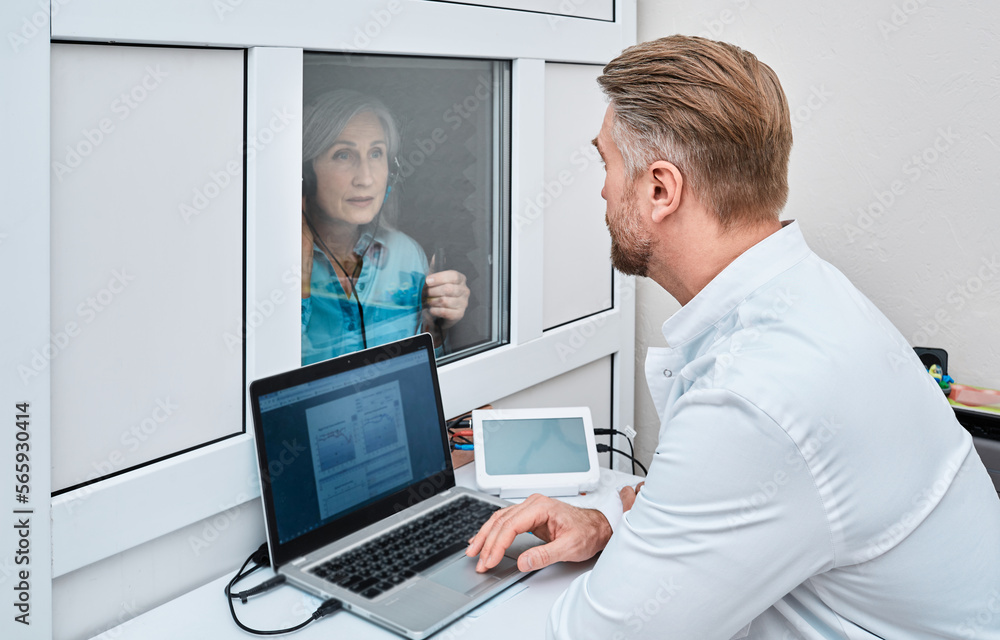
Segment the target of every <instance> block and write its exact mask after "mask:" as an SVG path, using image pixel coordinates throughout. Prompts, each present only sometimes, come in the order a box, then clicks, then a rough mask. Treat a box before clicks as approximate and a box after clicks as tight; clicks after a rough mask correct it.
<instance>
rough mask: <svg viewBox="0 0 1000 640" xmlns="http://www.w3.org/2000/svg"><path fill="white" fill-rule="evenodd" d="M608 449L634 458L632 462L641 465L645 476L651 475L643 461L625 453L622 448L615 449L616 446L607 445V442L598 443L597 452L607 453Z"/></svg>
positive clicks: (631, 458)
mask: <svg viewBox="0 0 1000 640" xmlns="http://www.w3.org/2000/svg"><path fill="white" fill-rule="evenodd" d="M608 451H614V452H615V453H617V454H619V455H623V456H625V457H626V458H629V459H630V460H632V462H634V463H636V464H637V465H639V468H640V469H642V475H644V476H648V475H649V472H648V471H646V467H644V466H643V464H642V463H641V462H639V461H638V460H636V459H635V456H630V455H629V454H627V453H625V452H624V451H622V450H621V449H615V448H614V447H612V446H609V445H606V444H599V445H597V452H598V453H607V452H608Z"/></svg>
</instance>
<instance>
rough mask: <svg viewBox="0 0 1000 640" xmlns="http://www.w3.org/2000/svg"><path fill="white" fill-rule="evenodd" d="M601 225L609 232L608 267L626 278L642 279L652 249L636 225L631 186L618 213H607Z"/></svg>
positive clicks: (622, 200)
mask: <svg viewBox="0 0 1000 640" xmlns="http://www.w3.org/2000/svg"><path fill="white" fill-rule="evenodd" d="M604 222H605V223H606V224H607V225H608V231H610V232H611V265H612V266H613V267H614V268H615V269H618V271H621V272H622V273H624V274H625V275H627V276H645V275H646V273H647V271H648V269H649V257H650V255H651V254H652V252H653V247H652V241H651V239H650V237H649V235H648V234H647V233H646V232H645V230H643V229H642V227H641V225H640V224H639V207H638V205H636V202H635V186H634V185H632V184H629V185H628V186H627V187H626V188H625V193H624V194H622V199H621V205H620V206H619V208H618V210H617V211H611V209H608V211H607V213H606V214H605V216H604Z"/></svg>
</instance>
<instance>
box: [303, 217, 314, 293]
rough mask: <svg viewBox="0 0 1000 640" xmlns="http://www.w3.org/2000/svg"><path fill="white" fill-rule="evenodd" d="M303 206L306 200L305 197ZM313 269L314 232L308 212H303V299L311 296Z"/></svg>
mask: <svg viewBox="0 0 1000 640" xmlns="http://www.w3.org/2000/svg"><path fill="white" fill-rule="evenodd" d="M302 206H303V207H304V206H305V200H304V199H303V205H302ZM312 271H313V234H312V229H310V228H309V223H308V222H306V214H305V213H303V214H302V299H303V300H305V299H306V298H308V297H309V283H310V282H312Z"/></svg>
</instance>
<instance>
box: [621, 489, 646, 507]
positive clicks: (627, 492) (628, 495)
mask: <svg viewBox="0 0 1000 640" xmlns="http://www.w3.org/2000/svg"><path fill="white" fill-rule="evenodd" d="M644 484H646V483H645V482H640V483H639V484H637V485H635V488H634V489H633V488H632V487H622V489H621V491H619V492H618V495H619V497H621V499H622V512H623V513H624V512H625V511H628V510H630V509H631V508H632V507H633V505H635V499H636V496H638V495H639V490H640V489H642V485H644Z"/></svg>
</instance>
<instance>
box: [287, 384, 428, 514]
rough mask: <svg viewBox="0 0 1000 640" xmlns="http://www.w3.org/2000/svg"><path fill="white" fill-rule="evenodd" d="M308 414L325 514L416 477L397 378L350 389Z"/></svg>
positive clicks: (315, 472)
mask: <svg viewBox="0 0 1000 640" xmlns="http://www.w3.org/2000/svg"><path fill="white" fill-rule="evenodd" d="M305 414H306V424H307V425H308V428H309V440H310V443H311V445H312V446H311V447H310V449H311V457H312V463H313V477H314V479H315V483H316V498H317V501H318V505H317V506H319V511H320V516H321V517H322V518H324V519H325V518H329V517H331V516H332V515H333V514H336V513H340V512H342V511H345V510H347V509H349V508H351V507H352V506H354V505H357V504H360V503H362V502H364V501H365V500H369V499H371V498H373V497H375V496H379V495H383V494H386V493H388V492H390V491H394V490H397V489H399V488H400V487H402V486H404V485H405V484H406V483H408V482H410V481H411V480H412V479H413V467H412V464H411V461H410V453H409V446H408V444H407V438H406V417H405V414H404V412H403V405H402V394H401V392H400V387H399V382H398V381H396V380H392V381H390V382H386V383H384V384H380V385H377V386H372V387H367V388H362V389H355V390H352V392H351V393H347V394H345V395H341V396H339V397H337V398H334V399H332V400H329V401H327V402H322V403H320V404H316V405H314V406H311V407H309V408H307V409H306V411H305Z"/></svg>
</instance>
